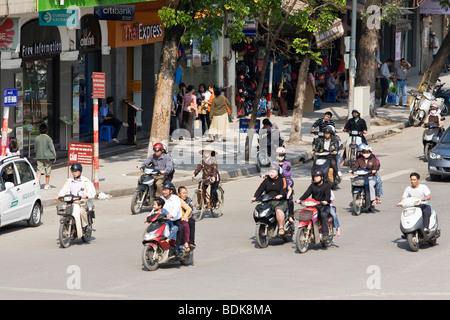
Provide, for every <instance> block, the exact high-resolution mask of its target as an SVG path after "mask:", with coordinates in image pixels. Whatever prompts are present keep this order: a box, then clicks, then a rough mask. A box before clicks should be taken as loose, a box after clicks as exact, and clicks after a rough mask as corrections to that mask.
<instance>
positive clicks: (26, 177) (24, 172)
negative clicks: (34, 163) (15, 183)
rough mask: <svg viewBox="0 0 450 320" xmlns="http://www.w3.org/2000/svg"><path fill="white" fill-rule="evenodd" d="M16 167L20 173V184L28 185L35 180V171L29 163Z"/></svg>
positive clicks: (20, 163)
mask: <svg viewBox="0 0 450 320" xmlns="http://www.w3.org/2000/svg"><path fill="white" fill-rule="evenodd" d="M16 167H17V171H18V172H19V177H20V183H27V182H30V181H33V180H34V174H33V171H32V170H31V167H30V165H29V164H28V163H26V162H17V163H16Z"/></svg>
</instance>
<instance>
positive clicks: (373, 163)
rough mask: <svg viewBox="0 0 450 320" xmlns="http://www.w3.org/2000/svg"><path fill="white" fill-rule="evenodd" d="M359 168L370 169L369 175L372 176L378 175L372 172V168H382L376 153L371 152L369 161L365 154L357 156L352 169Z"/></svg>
mask: <svg viewBox="0 0 450 320" xmlns="http://www.w3.org/2000/svg"><path fill="white" fill-rule="evenodd" d="M358 168H362V169H366V170H369V171H370V174H369V177H372V176H374V175H376V174H373V173H372V170H376V171H378V170H379V169H380V165H379V161H378V159H377V157H376V156H375V155H374V154H371V155H370V157H369V158H367V162H366V159H365V158H364V157H363V156H359V157H357V158H356V161H355V163H354V164H353V167H352V170H356V169H358Z"/></svg>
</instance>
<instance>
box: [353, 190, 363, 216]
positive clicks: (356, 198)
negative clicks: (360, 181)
mask: <svg viewBox="0 0 450 320" xmlns="http://www.w3.org/2000/svg"><path fill="white" fill-rule="evenodd" d="M352 210H353V214H354V215H355V216H359V215H360V214H361V210H362V199H361V194H360V193H354V194H353V207H352Z"/></svg>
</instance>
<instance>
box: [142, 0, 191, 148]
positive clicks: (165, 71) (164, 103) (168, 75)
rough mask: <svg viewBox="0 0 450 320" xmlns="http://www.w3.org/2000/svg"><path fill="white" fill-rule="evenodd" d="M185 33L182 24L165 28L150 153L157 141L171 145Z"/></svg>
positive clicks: (149, 146)
mask: <svg viewBox="0 0 450 320" xmlns="http://www.w3.org/2000/svg"><path fill="white" fill-rule="evenodd" d="M181 5H182V4H181V1H180V3H179V4H178V6H177V7H178V9H179V10H182V9H181V8H180V6H181ZM183 33H184V27H182V26H181V25H175V26H172V27H170V28H166V29H165V30H164V40H163V44H162V48H161V59H160V62H159V70H158V76H157V83H156V93H155V102H154V110H153V120H152V128H151V132H150V140H149V145H148V152H147V154H148V155H151V154H152V153H153V145H154V144H155V143H157V142H161V143H162V144H164V145H165V146H166V147H168V146H169V132H170V113H171V109H172V106H173V98H172V88H173V85H174V82H175V70H176V67H177V58H178V47H179V45H180V40H181V37H182V35H183Z"/></svg>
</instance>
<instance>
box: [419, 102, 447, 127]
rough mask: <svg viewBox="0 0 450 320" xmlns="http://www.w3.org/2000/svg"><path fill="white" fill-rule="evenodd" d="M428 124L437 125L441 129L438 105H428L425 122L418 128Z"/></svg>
mask: <svg viewBox="0 0 450 320" xmlns="http://www.w3.org/2000/svg"><path fill="white" fill-rule="evenodd" d="M430 122H434V123H437V124H438V125H439V128H441V127H442V120H441V110H439V105H438V104H437V103H436V102H433V103H432V104H431V105H430V114H429V115H428V117H426V118H425V121H424V122H423V123H422V124H421V125H420V126H421V127H423V126H425V124H427V123H430Z"/></svg>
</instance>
